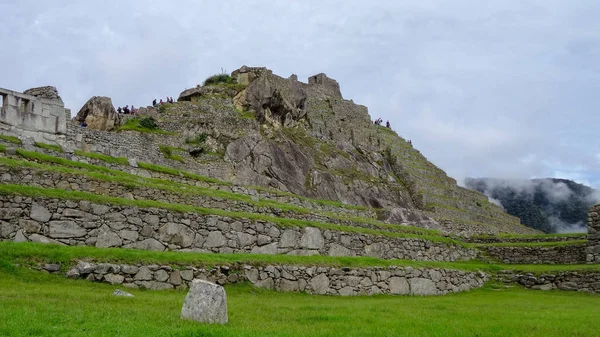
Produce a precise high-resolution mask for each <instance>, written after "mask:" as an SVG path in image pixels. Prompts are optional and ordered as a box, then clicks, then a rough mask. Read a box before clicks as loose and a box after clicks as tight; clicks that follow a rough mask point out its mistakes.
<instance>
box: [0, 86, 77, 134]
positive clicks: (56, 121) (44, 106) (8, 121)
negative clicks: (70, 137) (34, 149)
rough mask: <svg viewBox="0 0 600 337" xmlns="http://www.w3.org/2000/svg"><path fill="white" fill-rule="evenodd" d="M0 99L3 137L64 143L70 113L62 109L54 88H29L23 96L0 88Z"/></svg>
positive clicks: (61, 102)
mask: <svg viewBox="0 0 600 337" xmlns="http://www.w3.org/2000/svg"><path fill="white" fill-rule="evenodd" d="M0 96H1V97H2V108H1V110H0V130H1V131H2V133H3V134H6V135H12V136H19V137H21V138H23V139H27V138H33V140H34V141H36V142H47V143H58V144H61V143H63V142H64V140H65V135H66V133H67V120H68V119H69V118H70V116H71V111H70V110H69V109H65V106H64V103H63V101H62V99H61V98H60V96H59V95H58V91H57V90H56V88H55V87H39V88H32V89H29V90H25V92H23V93H19V92H16V91H12V90H8V89H3V88H0Z"/></svg>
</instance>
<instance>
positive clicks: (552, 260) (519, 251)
mask: <svg viewBox="0 0 600 337" xmlns="http://www.w3.org/2000/svg"><path fill="white" fill-rule="evenodd" d="M585 248H586V244H584V243H582V244H572V245H558V246H547V247H544V246H514V247H507V246H483V247H482V249H483V250H484V251H485V252H486V254H487V255H489V256H490V257H492V258H494V259H495V260H497V261H499V262H503V263H519V264H581V263H585Z"/></svg>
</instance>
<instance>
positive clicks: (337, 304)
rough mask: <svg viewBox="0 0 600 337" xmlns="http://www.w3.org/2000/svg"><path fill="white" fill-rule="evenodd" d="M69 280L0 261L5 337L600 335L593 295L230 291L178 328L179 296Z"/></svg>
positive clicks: (598, 302)
mask: <svg viewBox="0 0 600 337" xmlns="http://www.w3.org/2000/svg"><path fill="white" fill-rule="evenodd" d="M115 288H117V287H115V286H110V285H105V284H97V283H91V282H87V281H82V280H79V281H71V280H66V279H64V278H62V277H58V276H54V275H47V274H44V273H40V272H33V271H28V270H25V269H21V268H16V267H14V266H12V265H10V264H9V263H6V262H2V261H0V303H1V305H0V322H2V323H1V324H0V335H2V336H215V337H216V336H361V337H362V336H443V337H448V336H502V337H505V336H544V337H549V336H585V337H589V336H598V335H600V331H599V330H598V324H597V318H598V316H599V315H600V296H598V295H590V294H584V293H575V292H560V291H551V292H542V291H531V290H524V289H521V288H510V289H499V290H494V289H493V287H492V286H487V287H485V288H483V289H480V290H476V291H472V292H468V293H461V294H455V295H447V296H441V297H407V296H401V297H394V296H374V297H352V298H342V297H330V296H316V295H307V294H298V293H277V292H273V291H266V290H259V289H255V288H252V287H251V286H249V285H236V286H228V287H226V290H227V297H228V310H229V324H227V325H225V326H211V325H205V324H199V323H195V322H191V321H182V320H180V319H179V314H180V311H181V306H182V304H183V300H184V298H185V295H186V293H185V292H184V291H159V292H152V291H142V290H128V291H130V292H131V293H133V294H134V295H135V296H136V297H135V298H121V297H115V296H112V295H111V294H112V291H113V290H114V289H115Z"/></svg>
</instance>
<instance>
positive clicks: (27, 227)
mask: <svg viewBox="0 0 600 337" xmlns="http://www.w3.org/2000/svg"><path fill="white" fill-rule="evenodd" d="M19 227H21V228H23V230H24V231H25V232H26V233H30V234H33V233H39V232H40V229H41V228H42V226H41V225H40V224H39V223H38V222H37V221H34V220H25V219H19Z"/></svg>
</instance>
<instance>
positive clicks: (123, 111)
mask: <svg viewBox="0 0 600 337" xmlns="http://www.w3.org/2000/svg"><path fill="white" fill-rule="evenodd" d="M135 111H136V109H135V107H134V106H133V105H132V106H131V108H129V105H126V106H125V107H124V108H121V107H118V108H117V113H119V114H124V115H135Z"/></svg>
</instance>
